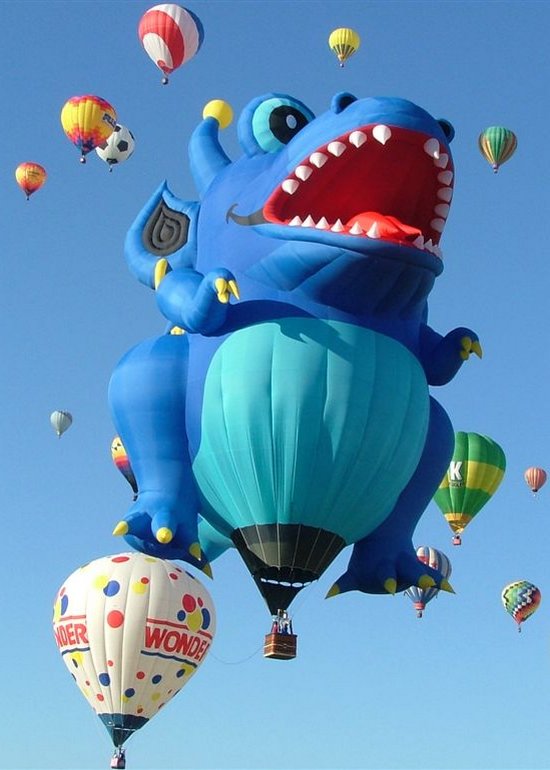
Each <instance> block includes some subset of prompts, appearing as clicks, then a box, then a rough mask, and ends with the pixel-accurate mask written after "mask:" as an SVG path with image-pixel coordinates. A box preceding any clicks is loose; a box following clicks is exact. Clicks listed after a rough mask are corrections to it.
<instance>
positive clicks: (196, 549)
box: [189, 543, 202, 561]
mask: <svg viewBox="0 0 550 770" xmlns="http://www.w3.org/2000/svg"><path fill="white" fill-rule="evenodd" d="M189 553H190V554H191V556H193V557H194V558H195V559H196V560H197V561H201V560H202V551H201V546H200V543H191V545H190V546H189Z"/></svg>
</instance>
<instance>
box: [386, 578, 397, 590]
mask: <svg viewBox="0 0 550 770" xmlns="http://www.w3.org/2000/svg"><path fill="white" fill-rule="evenodd" d="M384 589H385V590H386V591H387V592H388V593H389V594H395V592H396V591H397V580H396V579H395V578H387V579H386V580H384Z"/></svg>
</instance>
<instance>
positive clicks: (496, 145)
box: [478, 126, 518, 174]
mask: <svg viewBox="0 0 550 770" xmlns="http://www.w3.org/2000/svg"><path fill="white" fill-rule="evenodd" d="M478 144H479V149H480V151H481V154H482V155H483V157H484V158H485V160H487V161H488V162H489V163H490V164H491V166H492V168H493V171H494V172H495V174H496V172H497V171H498V169H499V167H500V166H501V165H502V164H503V163H505V162H506V161H507V160H509V159H510V158H511V157H512V155H513V154H514V153H515V151H516V147H517V144H518V140H517V137H516V135H515V134H514V132H513V131H510V129H508V128H504V127H503V126H489V128H486V129H485V131H483V132H482V133H481V134H480V135H479V139H478Z"/></svg>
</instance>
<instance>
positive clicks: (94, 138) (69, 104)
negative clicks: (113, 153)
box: [61, 94, 116, 163]
mask: <svg viewBox="0 0 550 770" xmlns="http://www.w3.org/2000/svg"><path fill="white" fill-rule="evenodd" d="M61 125H62V126H63V131H64V132H65V134H66V135H67V136H68V138H69V139H70V140H71V142H72V143H73V144H74V145H75V147H77V148H78V149H79V150H80V162H81V163H86V155H87V154H88V153H89V152H91V150H94V149H95V148H96V147H99V145H100V144H103V142H105V141H106V140H107V139H108V138H109V137H110V136H111V134H112V133H113V131H114V130H115V127H116V111H115V109H114V107H112V106H111V105H110V104H109V102H106V101H105V99H102V98H101V97H100V96H93V95H91V94H88V95H86V96H72V97H71V98H70V99H69V100H68V101H66V102H65V104H64V105H63V109H62V110H61Z"/></svg>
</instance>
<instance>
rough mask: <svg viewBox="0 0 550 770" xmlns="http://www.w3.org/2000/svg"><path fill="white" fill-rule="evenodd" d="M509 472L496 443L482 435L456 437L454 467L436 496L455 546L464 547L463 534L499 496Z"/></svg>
mask: <svg viewBox="0 0 550 770" xmlns="http://www.w3.org/2000/svg"><path fill="white" fill-rule="evenodd" d="M505 470H506V457H505V455H504V452H503V450H502V448H501V447H500V446H499V445H498V444H497V443H496V441H493V439H491V438H489V437H488V436H481V435H480V434H479V433H465V432H463V431H460V432H458V433H456V434H455V448H454V452H453V457H452V460H451V463H450V465H449V468H448V470H447V473H446V474H445V476H444V478H443V481H442V482H441V484H440V485H439V489H438V490H437V492H436V493H435V495H434V501H435V502H436V503H437V505H438V506H439V508H440V509H441V512H442V513H443V515H444V516H445V519H446V520H447V522H448V524H449V526H450V527H451V529H452V531H453V532H454V537H453V545H460V544H461V542H462V540H461V537H460V536H461V534H462V532H463V531H464V529H465V528H466V527H467V526H468V524H469V523H470V521H472V519H473V518H474V517H475V516H476V514H477V513H479V511H480V510H481V509H482V508H483V506H484V505H485V504H486V503H487V502H489V500H490V499H491V497H492V496H493V494H494V493H495V492H496V490H497V489H498V487H499V485H500V482H501V481H502V477H503V476H504V471H505Z"/></svg>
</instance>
